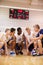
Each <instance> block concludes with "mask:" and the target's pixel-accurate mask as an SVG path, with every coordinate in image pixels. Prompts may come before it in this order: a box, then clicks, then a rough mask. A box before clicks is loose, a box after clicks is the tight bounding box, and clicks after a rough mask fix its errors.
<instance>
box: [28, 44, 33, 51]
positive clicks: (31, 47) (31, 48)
mask: <svg viewBox="0 0 43 65" xmlns="http://www.w3.org/2000/svg"><path fill="white" fill-rule="evenodd" d="M33 49H34V43H32V44H31V45H30V46H29V47H28V50H29V51H30V52H31V51H32V50H33Z"/></svg>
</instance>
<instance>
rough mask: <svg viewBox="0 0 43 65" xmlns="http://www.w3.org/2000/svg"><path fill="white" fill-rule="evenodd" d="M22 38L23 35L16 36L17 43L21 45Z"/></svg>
mask: <svg viewBox="0 0 43 65" xmlns="http://www.w3.org/2000/svg"><path fill="white" fill-rule="evenodd" d="M22 36H23V34H20V35H18V34H17V35H16V43H20V42H21V41H22Z"/></svg>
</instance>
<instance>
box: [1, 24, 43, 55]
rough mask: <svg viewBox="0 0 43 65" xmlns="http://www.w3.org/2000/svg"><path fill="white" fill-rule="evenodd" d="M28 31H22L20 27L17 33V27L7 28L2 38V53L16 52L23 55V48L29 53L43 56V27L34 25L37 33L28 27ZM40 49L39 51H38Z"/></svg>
mask: <svg viewBox="0 0 43 65" xmlns="http://www.w3.org/2000/svg"><path fill="white" fill-rule="evenodd" d="M25 30H26V33H25V32H24V33H22V29H21V28H20V27H18V28H17V35H15V28H11V29H6V30H5V34H3V35H2V37H1V38H0V54H1V55H2V54H5V55H9V53H8V49H10V51H12V52H10V54H13V53H14V50H15V53H16V54H17V55H18V54H21V55H23V49H24V48H25V49H26V50H27V52H26V53H27V54H28V55H33V56H42V55H43V49H42V48H43V29H40V26H39V25H35V26H34V31H35V33H32V32H31V29H30V28H26V29H25ZM37 50H38V51H37Z"/></svg>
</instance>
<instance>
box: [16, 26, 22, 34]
mask: <svg viewBox="0 0 43 65" xmlns="http://www.w3.org/2000/svg"><path fill="white" fill-rule="evenodd" d="M21 33H22V29H21V28H20V27H18V28H17V34H18V35H20V34H21Z"/></svg>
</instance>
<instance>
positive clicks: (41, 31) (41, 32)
mask: <svg viewBox="0 0 43 65" xmlns="http://www.w3.org/2000/svg"><path fill="white" fill-rule="evenodd" d="M40 34H43V29H40V31H39V32H38V34H37V35H36V37H39V36H40Z"/></svg>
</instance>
